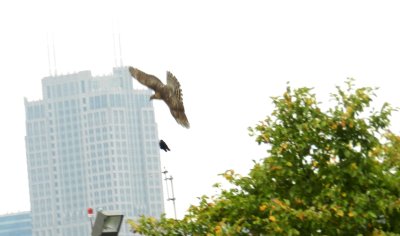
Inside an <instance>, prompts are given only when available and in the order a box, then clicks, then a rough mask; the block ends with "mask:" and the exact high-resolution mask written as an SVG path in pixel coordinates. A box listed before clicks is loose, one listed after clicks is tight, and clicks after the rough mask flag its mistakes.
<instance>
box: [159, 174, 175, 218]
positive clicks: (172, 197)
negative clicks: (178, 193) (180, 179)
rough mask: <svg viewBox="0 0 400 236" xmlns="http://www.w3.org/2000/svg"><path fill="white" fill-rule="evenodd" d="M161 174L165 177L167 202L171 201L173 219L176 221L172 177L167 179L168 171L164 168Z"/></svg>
mask: <svg viewBox="0 0 400 236" xmlns="http://www.w3.org/2000/svg"><path fill="white" fill-rule="evenodd" d="M161 173H163V174H164V176H165V178H164V180H165V186H166V187H165V188H166V189H167V201H172V204H173V206H174V215H175V219H177V218H176V205H175V200H176V198H175V193H174V184H173V181H172V180H173V178H172V175H170V176H169V177H167V173H168V171H167V170H166V169H165V167H164V171H163V172H161ZM168 180H169V181H170V184H171V192H172V196H171V197H170V196H169V189H168Z"/></svg>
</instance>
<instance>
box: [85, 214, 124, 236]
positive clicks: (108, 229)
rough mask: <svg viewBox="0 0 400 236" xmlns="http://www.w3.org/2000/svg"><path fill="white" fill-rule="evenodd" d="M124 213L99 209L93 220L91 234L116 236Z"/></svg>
mask: <svg viewBox="0 0 400 236" xmlns="http://www.w3.org/2000/svg"><path fill="white" fill-rule="evenodd" d="M123 218H124V215H122V214H120V213H116V212H107V211H99V212H98V213H97V216H96V221H95V222H94V226H93V230H92V236H118V233H119V230H120V228H121V224H122V219H123Z"/></svg>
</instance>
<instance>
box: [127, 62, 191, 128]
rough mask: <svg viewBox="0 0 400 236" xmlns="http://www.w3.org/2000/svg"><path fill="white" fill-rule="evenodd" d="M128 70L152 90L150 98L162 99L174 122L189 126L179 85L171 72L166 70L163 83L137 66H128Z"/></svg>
mask: <svg viewBox="0 0 400 236" xmlns="http://www.w3.org/2000/svg"><path fill="white" fill-rule="evenodd" d="M129 72H130V73H131V75H132V77H134V78H135V79H137V81H139V82H140V83H141V84H143V85H145V86H147V87H148V88H150V89H152V90H154V94H153V95H152V96H151V97H150V100H152V99H160V100H163V101H164V102H165V103H166V104H167V106H168V107H169V110H170V112H171V114H172V116H173V117H174V118H175V120H176V122H178V124H180V125H182V126H183V127H185V128H189V127H190V124H189V121H188V119H187V117H186V114H185V108H184V106H183V99H182V90H181V85H180V83H179V81H178V80H177V79H176V77H175V76H174V75H173V74H172V73H171V72H169V71H167V84H163V83H162V82H161V81H160V80H159V79H158V78H157V77H155V76H154V75H149V74H146V73H144V72H143V71H141V70H139V69H137V68H133V67H129Z"/></svg>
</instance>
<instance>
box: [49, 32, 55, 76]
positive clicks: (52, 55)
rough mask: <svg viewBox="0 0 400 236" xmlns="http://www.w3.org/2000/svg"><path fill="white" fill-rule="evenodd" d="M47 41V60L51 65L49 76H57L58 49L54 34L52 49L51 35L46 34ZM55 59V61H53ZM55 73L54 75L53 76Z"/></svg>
mask: <svg viewBox="0 0 400 236" xmlns="http://www.w3.org/2000/svg"><path fill="white" fill-rule="evenodd" d="M46 41H47V60H48V63H49V75H50V76H53V75H54V76H57V64H56V49H55V43H54V41H55V40H54V34H53V35H52V47H51V48H50V42H49V35H48V34H46ZM52 59H53V61H52ZM53 73H54V74H53Z"/></svg>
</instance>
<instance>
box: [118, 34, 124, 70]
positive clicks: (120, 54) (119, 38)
mask: <svg viewBox="0 0 400 236" xmlns="http://www.w3.org/2000/svg"><path fill="white" fill-rule="evenodd" d="M118 43H119V60H120V66H121V67H122V66H123V65H124V64H123V63H122V49H121V48H122V46H121V34H120V33H118Z"/></svg>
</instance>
